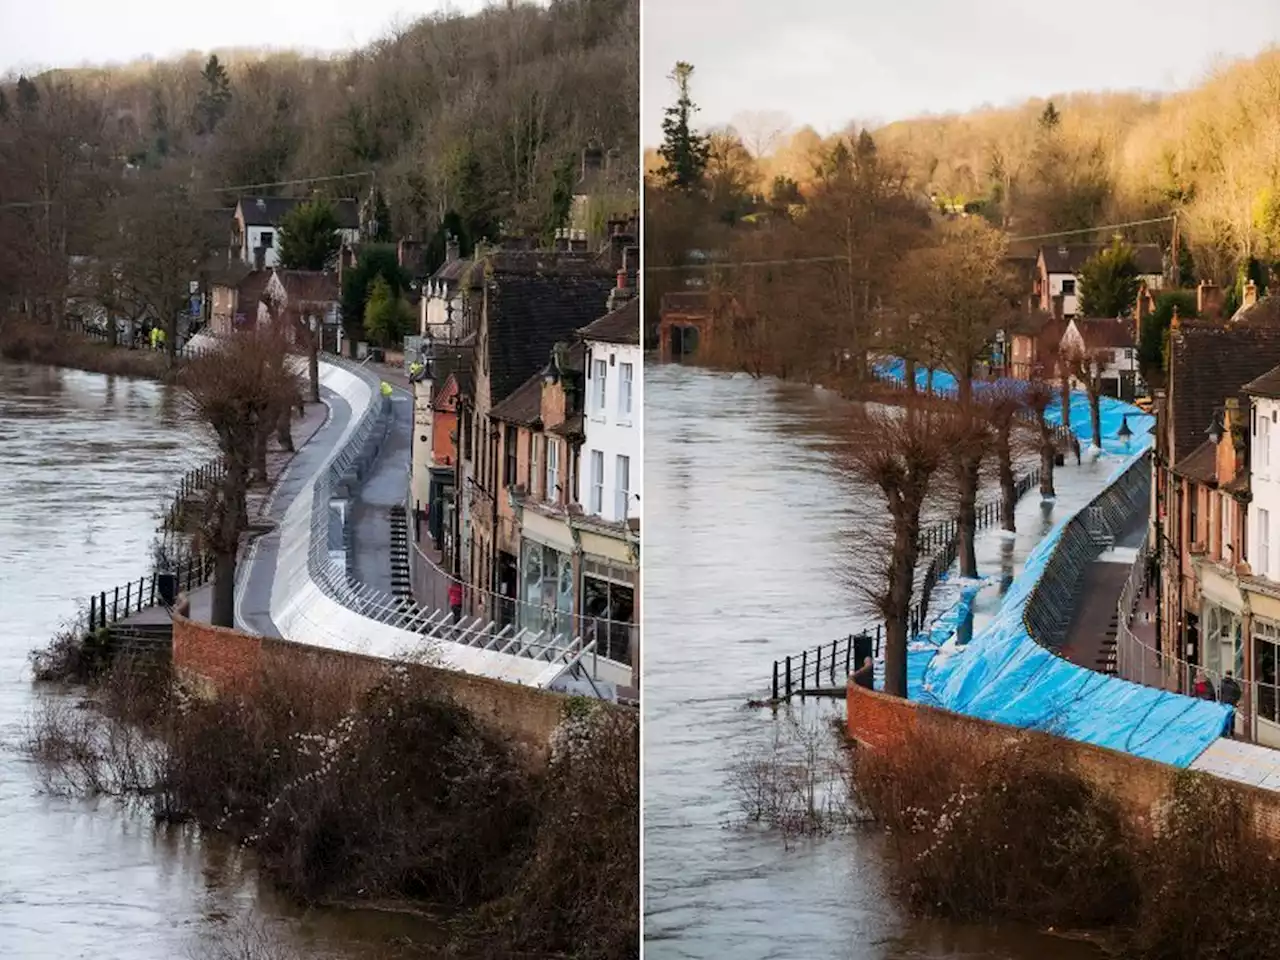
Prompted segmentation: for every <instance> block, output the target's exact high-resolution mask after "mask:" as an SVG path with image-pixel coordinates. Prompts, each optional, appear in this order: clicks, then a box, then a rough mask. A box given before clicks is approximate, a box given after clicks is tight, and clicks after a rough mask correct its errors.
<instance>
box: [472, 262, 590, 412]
mask: <svg viewBox="0 0 1280 960" xmlns="http://www.w3.org/2000/svg"><path fill="white" fill-rule="evenodd" d="M613 283H614V278H612V277H610V276H609V275H608V274H604V275H601V274H599V273H596V274H594V275H593V274H591V273H585V272H578V271H576V270H575V271H572V272H560V271H555V272H548V273H544V272H540V271H537V270H527V271H522V272H506V271H499V270H496V269H495V270H494V272H493V273H491V274H490V275H489V276H488V277H487V279H486V282H485V303H486V307H487V310H488V318H487V319H488V334H489V336H488V340H489V369H490V381H489V382H490V390H491V394H490V397H489V401H490V403H494V404H496V403H500V402H501V401H502V400H504V399H506V398H507V397H509V396H510V395H511V394H512V393H514V392H515V391H516V389H517V388H518V387H519V386H520V385H521V384H522V383H524V382H525V381H526V380H528V379H529V377H531V376H532V375H533V374H535V373H537V372H538V371H540V370H542V369H543V368H544V367H545V366H546V364H547V361H548V359H549V358H550V356H551V350H552V348H553V347H554V346H555V344H556V343H557V342H561V341H566V340H569V339H570V338H571V337H572V335H573V334H574V332H575V331H577V330H579V329H581V328H582V327H584V326H586V325H587V324H588V323H590V322H591V321H592V320H595V319H596V318H598V317H599V316H600V312H601V310H602V309H603V308H604V305H605V303H606V300H607V298H608V295H609V290H610V288H611V287H612V286H613Z"/></svg>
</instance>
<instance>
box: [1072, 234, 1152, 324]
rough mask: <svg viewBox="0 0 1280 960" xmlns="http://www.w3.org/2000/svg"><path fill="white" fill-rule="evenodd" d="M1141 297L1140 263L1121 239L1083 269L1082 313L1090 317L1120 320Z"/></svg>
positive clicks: (1081, 276)
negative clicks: (1139, 292) (1139, 282)
mask: <svg viewBox="0 0 1280 960" xmlns="http://www.w3.org/2000/svg"><path fill="white" fill-rule="evenodd" d="M1137 297H1138V263H1137V261H1136V260H1135V259H1134V256H1133V248H1132V247H1131V246H1129V245H1128V244H1127V243H1125V242H1124V241H1123V240H1121V239H1120V238H1119V237H1117V238H1116V239H1115V240H1114V241H1112V243H1111V246H1109V247H1107V248H1106V249H1105V250H1099V251H1098V252H1097V253H1096V254H1094V255H1093V256H1092V257H1090V258H1089V259H1088V260H1087V261H1085V263H1084V266H1082V267H1081V268H1080V312H1081V314H1083V315H1084V316H1086V317H1118V316H1121V315H1122V314H1125V313H1127V312H1128V311H1130V310H1131V309H1133V303H1134V301H1135V300H1136V299H1137Z"/></svg>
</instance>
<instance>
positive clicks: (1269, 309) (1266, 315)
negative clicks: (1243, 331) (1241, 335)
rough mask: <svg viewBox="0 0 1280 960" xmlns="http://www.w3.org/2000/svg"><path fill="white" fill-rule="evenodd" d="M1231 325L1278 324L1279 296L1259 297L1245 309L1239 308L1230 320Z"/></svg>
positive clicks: (1279, 314) (1279, 318) (1279, 321)
mask: <svg viewBox="0 0 1280 960" xmlns="http://www.w3.org/2000/svg"><path fill="white" fill-rule="evenodd" d="M1231 322H1232V323H1280V296H1276V297H1261V298H1260V299H1258V300H1257V301H1255V302H1254V303H1252V304H1250V305H1249V306H1247V307H1241V308H1240V309H1239V310H1237V311H1236V312H1235V315H1234V316H1233V317H1232V318H1231Z"/></svg>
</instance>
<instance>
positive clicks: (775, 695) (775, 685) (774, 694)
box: [773, 660, 778, 701]
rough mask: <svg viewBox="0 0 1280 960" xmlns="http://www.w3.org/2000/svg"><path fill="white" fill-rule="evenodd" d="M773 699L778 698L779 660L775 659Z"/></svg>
mask: <svg viewBox="0 0 1280 960" xmlns="http://www.w3.org/2000/svg"><path fill="white" fill-rule="evenodd" d="M773 699H774V700H775V701H776V700H777V699H778V661H777V660H775V661H773Z"/></svg>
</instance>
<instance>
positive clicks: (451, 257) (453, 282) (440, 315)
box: [418, 237, 475, 343]
mask: <svg viewBox="0 0 1280 960" xmlns="http://www.w3.org/2000/svg"><path fill="white" fill-rule="evenodd" d="M474 266H475V261H474V260H472V259H470V258H468V259H465V260H464V259H463V258H462V257H461V256H459V252H458V241H457V240H456V239H455V238H453V237H450V238H449V239H448V241H447V242H446V244H445V258H444V263H443V264H441V265H440V269H438V270H437V271H436V272H435V273H433V274H432V275H431V277H430V278H429V279H428V280H427V282H426V283H425V284H423V286H422V299H421V300H420V301H419V306H418V311H419V315H418V332H419V334H421V335H422V336H424V337H430V338H431V339H432V340H438V341H442V342H444V343H457V342H458V341H460V340H464V339H465V338H466V337H467V335H468V334H470V333H471V332H472V331H471V330H469V329H467V328H466V321H467V312H466V311H465V310H463V308H462V291H463V286H464V284H465V283H466V281H467V278H468V277H469V276H470V272H471V269H472V268H473V267H474Z"/></svg>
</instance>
